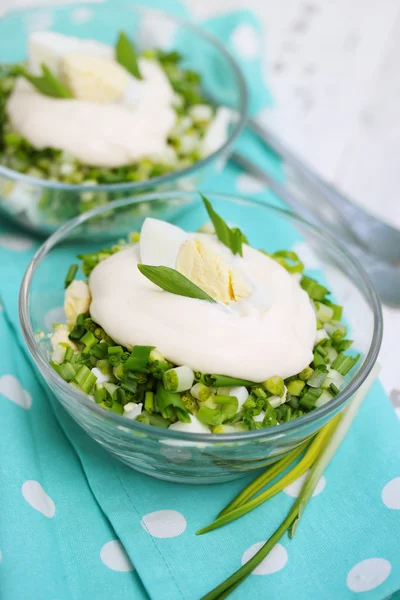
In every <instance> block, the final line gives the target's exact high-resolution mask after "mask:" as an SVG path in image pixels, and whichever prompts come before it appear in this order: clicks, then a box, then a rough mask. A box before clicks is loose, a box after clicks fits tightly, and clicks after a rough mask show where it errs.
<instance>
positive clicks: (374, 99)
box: [0, 0, 400, 418]
mask: <svg viewBox="0 0 400 600" xmlns="http://www.w3.org/2000/svg"><path fill="white" fill-rule="evenodd" d="M72 1H73V0H72ZM185 1H186V4H187V5H188V7H189V8H190V10H191V12H192V13H193V15H194V17H195V18H197V19H202V18H205V17H208V16H211V15H214V14H217V13H223V12H226V11H227V10H229V9H234V8H237V9H243V8H244V5H245V7H246V8H247V9H250V10H253V11H254V12H255V14H256V15H257V16H258V17H259V19H260V22H261V23H262V25H263V28H264V31H265V40H264V41H265V50H264V52H265V59H266V60H265V64H266V77H267V80H268V84H269V87H270V89H271V91H272V94H273V96H274V99H275V105H274V107H273V108H272V109H268V110H267V111H266V112H265V113H264V114H263V115H262V118H263V119H265V120H266V122H268V124H269V126H270V127H271V128H272V129H274V130H275V131H276V132H277V133H279V135H280V136H282V137H283V138H284V140H285V141H286V142H288V143H289V144H290V146H291V147H292V148H293V149H294V150H295V151H296V152H297V153H298V154H299V155H301V156H302V157H303V158H304V159H305V160H306V161H307V162H308V163H309V164H310V165H311V166H313V167H314V169H316V171H318V172H319V173H320V174H321V175H323V176H324V177H325V178H326V179H328V180H329V181H331V182H333V183H334V184H335V185H336V186H337V187H339V188H340V189H342V190H343V191H344V192H346V193H347V194H349V195H350V196H351V197H353V198H354V199H356V200H357V201H358V202H360V203H361V204H364V205H366V206H368V207H369V210H371V211H372V212H373V211H377V207H378V206H380V207H381V208H380V210H382V207H384V211H385V213H386V214H387V215H390V218H392V217H393V213H394V211H395V210H396V207H397V212H396V219H398V225H399V227H400V201H397V198H398V196H400V174H398V172H399V169H398V163H399V158H400V68H399V66H398V64H399V59H398V54H399V50H400V42H399V41H398V40H399V39H400V3H399V2H398V1H397V0H280V1H279V2H273V1H267V0H246V2H245V3H244V1H243V0H218V2H216V1H215V0H185ZM46 3H47V0H0V9H5V8H6V7H11V6H12V7H17V6H18V7H19V6H27V5H34V4H46ZM384 316H385V334H384V343H383V348H382V352H381V358H380V360H381V363H382V381H383V383H384V386H385V388H386V390H387V392H388V393H389V394H391V397H392V400H393V403H394V404H395V406H396V407H397V412H398V414H399V418H400V370H399V368H398V361H399V355H400V353H399V350H398V337H399V334H400V311H395V310H391V309H385V310H384Z"/></svg>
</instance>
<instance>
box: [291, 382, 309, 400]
mask: <svg viewBox="0 0 400 600" xmlns="http://www.w3.org/2000/svg"><path fill="white" fill-rule="evenodd" d="M310 381H311V380H310ZM307 383H308V382H307ZM305 385H306V384H305V381H301V379H295V380H294V381H291V382H290V383H288V385H287V389H288V392H289V394H291V395H292V396H300V394H301V392H302V391H303V388H304V386H305Z"/></svg>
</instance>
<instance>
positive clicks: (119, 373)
mask: <svg viewBox="0 0 400 600" xmlns="http://www.w3.org/2000/svg"><path fill="white" fill-rule="evenodd" d="M112 373H113V375H114V377H115V378H116V379H118V381H122V379H124V377H125V375H126V373H125V369H124V367H123V366H122V365H116V366H115V367H113V370H112Z"/></svg>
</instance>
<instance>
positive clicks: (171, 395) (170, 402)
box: [157, 383, 186, 412]
mask: <svg viewBox="0 0 400 600" xmlns="http://www.w3.org/2000/svg"><path fill="white" fill-rule="evenodd" d="M157 406H158V408H159V409H160V410H161V411H162V410H163V409H165V408H167V407H170V406H175V407H177V408H180V409H182V410H183V411H184V412H186V408H185V406H184V404H183V402H182V398H181V396H180V394H177V393H175V392H170V391H168V390H166V389H165V387H164V386H163V384H162V383H159V384H158V386H157Z"/></svg>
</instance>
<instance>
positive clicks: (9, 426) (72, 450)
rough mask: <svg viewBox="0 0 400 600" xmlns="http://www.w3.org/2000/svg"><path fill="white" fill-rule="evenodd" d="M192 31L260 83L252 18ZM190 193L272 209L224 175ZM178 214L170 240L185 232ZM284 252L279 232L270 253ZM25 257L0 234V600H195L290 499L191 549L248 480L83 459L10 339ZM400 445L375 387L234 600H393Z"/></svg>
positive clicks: (16, 341) (72, 429) (93, 449)
mask: <svg viewBox="0 0 400 600" xmlns="http://www.w3.org/2000/svg"><path fill="white" fill-rule="evenodd" d="M162 7H163V8H165V5H164V3H162ZM170 7H171V10H173V11H174V12H183V9H182V8H181V7H179V6H178V5H177V4H174V3H172V2H171V4H170ZM206 26H207V27H209V29H210V30H212V31H213V32H214V33H216V34H217V35H219V36H220V37H221V39H223V40H224V41H226V42H229V44H230V45H231V49H232V50H234V51H237V50H239V51H241V54H240V57H241V62H242V65H243V67H244V68H245V71H246V73H248V74H251V76H250V80H252V81H257V82H259V81H260V76H261V75H260V74H261V68H260V60H259V56H260V48H259V46H258V44H257V43H255V44H254V43H253V42H249V36H250V37H251V32H253V34H254V35H255V36H256V38H257V36H258V35H259V33H258V32H259V27H258V24H257V22H256V21H255V19H254V17H253V16H252V15H251V14H249V13H245V12H241V13H234V14H229V15H225V16H223V17H220V18H218V19H215V20H213V21H211V22H208V23H207V24H206ZM237 30H239V34H238V33H237ZM249 30H250V34H249ZM240 31H241V32H242V33H240ZM243 31H244V32H245V33H243ZM246 31H247V33H246ZM243 40H244V42H243ZM243 44H244V46H246V44H247V45H248V46H250V48H251V49H252V50H251V51H250V50H249V49H247V50H245V51H243V47H244V46H243ZM254 77H256V79H254ZM253 96H254V98H252V105H253V108H255V109H257V108H260V107H261V106H262V105H263V104H264V103H265V100H266V99H267V94H266V92H265V90H264V89H261V94H255V93H254V94H253ZM241 148H242V149H245V151H246V152H249V153H250V154H251V155H252V157H253V158H254V159H257V160H260V161H263V162H264V164H265V163H266V162H268V164H269V167H270V169H272V170H275V171H274V172H275V173H276V176H277V177H279V176H280V173H279V164H278V163H277V161H276V158H274V157H273V155H269V154H268V153H266V151H265V149H263V148H262V147H261V146H260V145H259V144H258V143H257V142H256V141H255V140H253V139H252V138H251V137H250V136H245V137H243V138H242V140H241ZM204 187H205V188H207V189H211V188H212V189H215V191H218V190H224V191H225V192H226V191H231V192H237V193H246V192H247V193H250V192H251V193H252V194H253V195H256V196H258V197H260V198H265V199H267V200H269V201H273V202H275V203H276V202H278V201H277V199H275V198H273V197H272V196H271V195H270V194H269V193H268V192H267V191H266V190H265V189H263V188H262V187H260V186H257V185H256V183H255V182H254V180H252V179H251V178H249V177H248V176H247V175H246V174H244V173H241V172H239V171H237V170H236V169H234V168H233V167H232V166H228V168H227V169H226V170H225V172H224V173H223V174H222V175H220V176H219V177H218V179H216V180H215V181H209V182H207V183H205V185H204ZM195 210H197V209H196V208H193V211H195ZM191 214H192V215H193V217H194V216H195V213H191ZM191 214H186V215H185V216H184V217H182V220H181V221H180V222H178V224H181V225H182V226H184V227H187V228H190V220H191V218H192V217H191ZM241 225H242V226H243V229H244V230H245V229H246V223H242V224H241ZM297 241H298V238H296V237H295V236H293V232H291V231H287V232H285V231H283V232H282V245H283V246H286V245H287V246H288V247H289V246H291V245H293V244H295V243H296V242H297ZM37 245H38V243H37V241H35V240H34V239H33V238H31V237H29V236H26V235H25V234H21V232H18V231H16V230H15V229H14V228H13V227H12V226H10V225H7V224H6V223H0V275H1V277H0V296H1V300H2V305H3V310H2V311H1V312H0V339H1V352H0V408H1V411H0V415H1V416H0V468H1V478H0V507H1V510H0V551H1V552H0V598H1V599H2V600H20V599H21V600H22V599H24V600H39V599H40V600H42V599H46V600H47V599H48V600H56V599H57V600H82V599H86V598H95V599H96V600H103V599H104V600H106V599H107V600H108V599H109V598H117V599H118V600H125V599H127V600H128V599H132V598H135V599H138V600H142V599H146V598H151V599H153V600H159V599H162V600H164V599H165V600H180V599H184V600H198V599H199V598H200V597H201V596H202V595H203V594H205V593H206V592H207V591H209V590H210V589H211V588H212V587H214V586H215V585H217V584H218V583H220V582H221V581H222V580H223V579H224V578H226V577H227V576H229V575H230V574H231V573H232V572H233V571H234V570H236V569H237V568H238V567H239V566H240V565H241V563H242V561H245V560H248V559H249V558H250V557H251V555H252V553H254V552H255V551H256V549H257V548H258V546H259V544H261V543H262V542H263V541H264V540H265V539H267V538H268V537H269V535H270V534H271V533H272V531H273V530H274V529H275V528H276V526H277V524H278V523H279V522H280V521H281V519H282V516H283V515H284V514H285V513H286V511H287V510H288V508H289V506H290V505H291V502H292V500H293V496H295V495H296V485H292V486H290V488H288V489H287V490H286V491H285V492H282V493H281V494H279V495H278V496H276V497H275V498H273V499H272V500H270V501H269V502H268V504H266V505H264V506H262V507H260V508H259V509H257V511H254V512H252V513H251V514H249V515H246V516H245V517H244V518H242V519H240V520H239V521H236V522H234V523H232V524H230V525H229V526H228V527H225V528H222V529H220V530H217V531H215V532H212V533H210V534H207V535H206V536H201V537H198V536H195V531H196V530H197V529H198V528H199V527H200V526H202V525H204V524H206V523H208V522H209V521H210V520H211V519H212V518H213V517H214V516H215V515H216V513H217V512H219V510H220V509H221V508H222V507H223V506H224V505H225V504H226V503H227V502H228V501H229V500H230V499H231V498H232V497H233V496H234V495H235V494H236V493H237V491H238V490H239V489H241V487H242V486H244V485H245V483H246V482H247V481H249V480H250V479H251V477H247V478H245V479H242V480H240V481H236V482H233V483H228V484H224V485H219V486H208V487H204V486H202V487H197V486H184V485H178V484H169V483H165V482H160V481H157V480H155V479H151V478H149V477H146V476H144V475H141V474H139V473H136V472H134V471H132V470H130V469H129V468H127V467H125V466H124V465H122V464H120V463H118V462H117V461H116V460H114V459H113V458H111V457H110V456H109V455H108V454H107V453H106V452H105V451H104V450H103V449H102V448H101V447H99V446H98V445H97V444H95V443H94V442H93V441H92V440H91V439H90V438H89V437H88V436H87V435H86V434H85V433H84V432H83V431H81V430H80V428H79V427H78V426H77V425H76V424H75V423H74V422H73V421H72V420H71V418H70V417H69V416H68V415H67V414H66V413H65V412H64V410H63V409H62V408H61V407H60V406H59V405H58V403H57V401H56V400H55V398H54V397H53V396H52V394H51V393H50V392H49V391H48V389H47V386H46V384H45V382H44V381H43V380H42V379H41V377H40V376H39V375H38V373H37V371H36V369H35V367H34V366H33V364H32V362H31V360H30V359H29V357H28V354H27V351H26V349H25V347H24V344H23V341H22V338H21V334H20V330H19V325H18V320H17V291H18V285H19V282H20V280H21V277H22V274H23V271H24V269H25V268H26V266H27V264H28V262H29V260H30V258H31V257H32V255H33V252H34V251H35V249H36V248H37ZM377 417H379V418H377ZM399 432H400V430H399V424H398V422H397V420H396V419H395V418H394V413H393V410H392V408H391V405H390V403H389V401H388V399H387V397H386V396H385V394H384V392H383V389H382V387H381V385H380V384H379V382H376V383H375V384H374V386H373V389H372V390H371V393H370V394H369V396H368V399H367V400H366V401H365V403H364V405H363V407H362V409H361V412H360V414H359V417H358V418H357V420H356V421H355V423H354V425H353V427H352V429H351V432H350V434H349V435H348V437H347V438H346V440H345V442H344V443H343V445H342V446H341V448H340V450H339V452H338V454H337V456H336V458H335V460H334V461H333V463H332V464H331V466H330V467H329V468H328V469H327V471H326V473H325V475H324V478H323V479H322V480H321V482H320V485H319V486H318V489H317V492H318V493H317V495H316V496H315V497H314V498H313V500H312V501H311V503H310V507H309V509H308V511H307V512H306V514H305V516H304V521H303V523H302V525H301V527H300V528H299V531H298V534H297V535H296V538H295V540H294V541H289V540H288V539H287V538H283V539H282V540H281V542H280V544H278V545H277V546H276V547H275V549H274V551H273V552H272V553H271V555H270V556H269V557H268V558H267V559H266V560H265V561H264V562H263V563H262V565H260V566H259V567H258V568H257V570H256V572H255V573H254V574H253V575H252V576H250V577H249V578H248V579H247V581H246V582H245V583H244V584H243V585H242V586H240V587H239V588H238V589H237V590H236V591H235V592H234V593H233V594H232V598H233V600H235V599H247V598H252V599H254V600H261V599H263V600H264V599H265V598H271V599H272V600H275V599H276V600H278V599H279V600H282V599H285V600H286V599H290V600H291V599H292V598H297V599H299V600H321V599H323V600H350V599H353V598H356V597H360V598H366V599H367V600H383V599H384V598H386V597H387V596H388V595H390V594H392V593H393V592H395V591H396V590H398V589H400V545H399V543H398V539H399V535H400V461H399V458H400V436H399Z"/></svg>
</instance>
